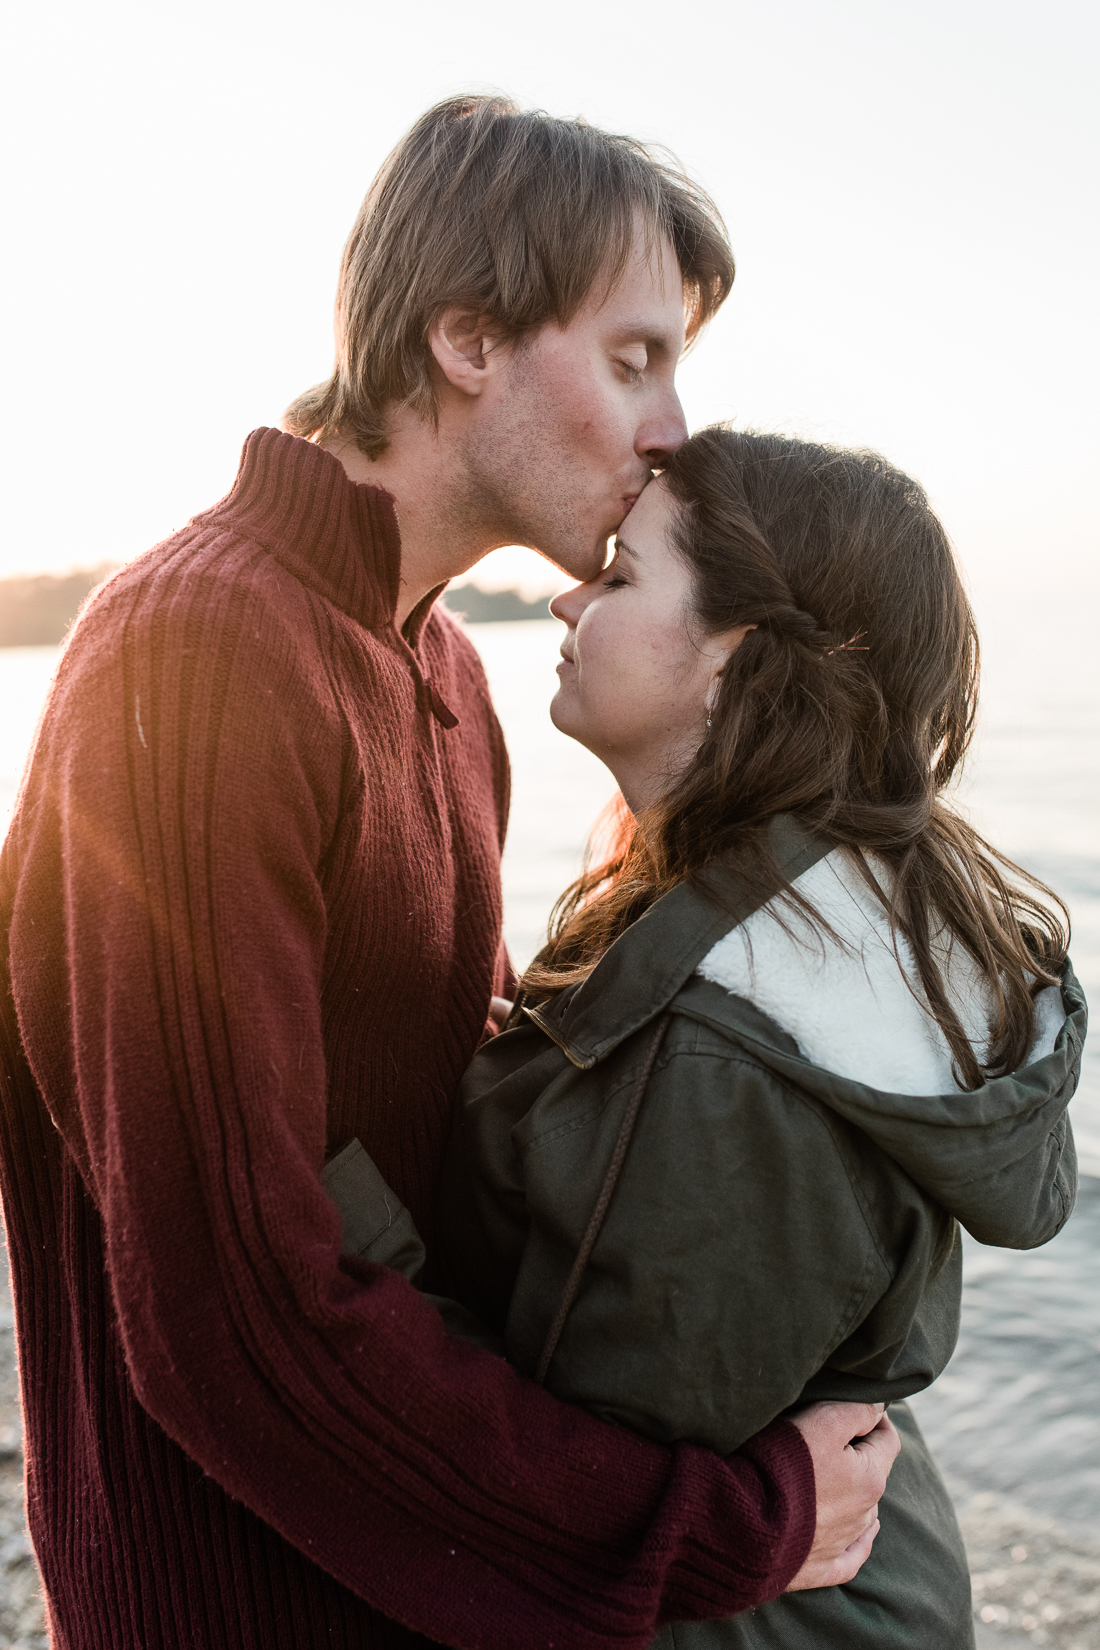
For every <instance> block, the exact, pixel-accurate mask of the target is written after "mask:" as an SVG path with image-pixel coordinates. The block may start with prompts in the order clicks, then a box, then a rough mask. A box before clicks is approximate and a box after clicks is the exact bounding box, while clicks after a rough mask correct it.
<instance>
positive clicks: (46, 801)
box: [10, 612, 815, 1650]
mask: <svg viewBox="0 0 1100 1650" xmlns="http://www.w3.org/2000/svg"><path fill="white" fill-rule="evenodd" d="M111 624H112V618H111V614H110V612H108V613H107V614H106V616H100V617H99V618H98V619H95V618H93V622H91V623H89V621H88V620H86V621H85V624H84V626H82V630H83V631H84V634H81V633H80V632H78V634H77V636H76V638H75V640H74V643H73V645H72V646H71V647H70V651H69V654H68V655H67V657H66V660H65V662H64V666H63V669H62V673H61V678H60V680H59V684H58V688H57V691H56V693H55V695H54V699H53V702H52V706H51V709H50V710H49V711H48V712H47V717H46V720H45V722H44V724H43V727H42V730H41V733H40V736H39V740H38V744H37V750H36V755H35V759H34V765H33V768H32V771H31V775H30V780H29V784H28V788H27V791H26V793H25V795H24V798H23V803H22V806H21V809H20V814H19V818H18V821H17V832H16V840H15V842H14V843H13V845H12V852H13V856H14V857H13V860H12V861H11V862H10V863H13V864H14V866H15V894H14V905H13V916H12V926H11V960H12V973H13V981H14V987H15V997H16V1006H17V1010H18V1013H19V1019H20V1027H21V1034H22V1037H23V1041H24V1045H25V1048H26V1050H27V1054H28V1058H29V1061H30V1064H31V1067H32V1069H33V1071H34V1074H35V1077H36V1080H37V1082H38V1085H39V1088H40V1090H41V1092H42V1094H43V1095H44V1097H45V1100H46V1103H47V1105H48V1106H49V1109H50V1112H51V1115H52V1117H53V1120H54V1122H55V1124H56V1126H57V1128H58V1129H59V1130H60V1132H61V1134H62V1137H63V1139H64V1141H65V1143H66V1145H67V1146H68V1148H69V1149H70V1150H71V1152H72V1153H73V1155H74V1157H75V1159H76V1161H77V1163H78V1166H79V1168H80V1171H81V1174H82V1176H83V1178H84V1180H85V1183H86V1185H87V1186H88V1189H89V1191H90V1194H91V1196H92V1198H93V1200H94V1202H95V1204H96V1207H97V1209H98V1212H99V1215H100V1218H101V1220H102V1222H103V1226H104V1229H105V1236H106V1253H107V1257H108V1261H107V1264H108V1270H109V1280H110V1286H111V1290H112V1296H113V1299H114V1303H115V1309H116V1312H117V1314H118V1320H119V1324H120V1327H121V1333H122V1337H123V1341H124V1345H125V1352H126V1359H127V1365H128V1369H129V1373H130V1378H131V1380H132V1382H133V1385H134V1389H135V1391H136V1393H137V1395H138V1397H139V1399H140V1401H141V1403H142V1404H143V1405H144V1406H145V1408H146V1409H147V1410H148V1412H149V1413H150V1414H151V1415H152V1417H153V1418H154V1419H155V1420H156V1421H157V1422H158V1424H159V1425H160V1426H161V1427H163V1429H164V1430H165V1431H166V1432H167V1433H168V1434H169V1436H170V1437H172V1438H173V1439H174V1440H176V1442H177V1443H178V1444H179V1445H180V1446H181V1447H182V1448H183V1449H184V1450H185V1451H186V1453H187V1454H188V1455H189V1456H190V1457H191V1458H192V1459H193V1460H195V1461H196V1462H197V1463H198V1464H199V1465H200V1466H201V1467H202V1469H203V1470H204V1471H205V1472H206V1473H207V1474H209V1475H210V1476H211V1477H212V1478H213V1479H214V1480H216V1481H217V1482H218V1483H219V1484H220V1485H222V1486H223V1488H224V1489H225V1490H226V1491H227V1492H228V1493H229V1494H231V1495H232V1496H235V1497H237V1498H239V1499H240V1500H241V1501H243V1502H244V1503H245V1504H246V1505H247V1506H249V1507H250V1508H251V1509H253V1510H254V1511H255V1512H256V1513H257V1514H258V1515H259V1516H260V1517H261V1518H262V1519H263V1520H265V1521H266V1522H267V1523H269V1524H270V1525H272V1526H273V1527H274V1528H275V1529H277V1530H278V1531H279V1532H280V1533H281V1534H282V1535H283V1536H284V1537H285V1538H286V1539H287V1540H289V1541H290V1542H292V1543H293V1544H295V1545H296V1546H297V1547H298V1548H299V1549H300V1550H301V1551H302V1552H304V1553H306V1554H307V1555H308V1556H309V1558H310V1559H312V1560H313V1561H314V1562H315V1563H317V1564H319V1565H320V1566H322V1567H323V1568H324V1569H325V1570H327V1571H328V1572H329V1573H330V1574H331V1575H333V1576H334V1577H336V1578H337V1580H338V1581H340V1582H341V1583H342V1584H343V1585H345V1586H346V1587H348V1588H350V1589H351V1590H352V1591H353V1592H355V1593H356V1594H358V1595H359V1596H360V1597H362V1598H364V1599H365V1600H366V1601H367V1602H368V1603H370V1604H371V1605H373V1606H374V1607H376V1608H378V1609H380V1610H381V1611H383V1612H384V1613H385V1614H387V1615H388V1616H390V1617H391V1618H393V1619H395V1620H397V1621H400V1622H402V1623H404V1624H405V1625H406V1626H408V1627H411V1628H413V1629H415V1630H417V1631H419V1632H422V1633H424V1634H426V1635H428V1636H429V1637H430V1638H432V1639H435V1640H438V1641H442V1642H444V1643H447V1644H451V1645H456V1646H471V1647H473V1646H482V1645H484V1646H489V1645H492V1646H494V1647H496V1650H501V1647H506V1646H515V1647H516V1650H519V1647H521V1646H523V1647H526V1646H531V1645H536V1644H554V1645H558V1646H570V1645H575V1646H604V1645H607V1646H613V1645H614V1646H619V1647H622V1646H638V1647H639V1650H641V1647H642V1646H643V1645H645V1644H646V1643H647V1642H648V1641H649V1639H650V1638H651V1637H652V1635H653V1632H654V1630H655V1627H656V1624H657V1623H658V1622H659V1621H660V1620H668V1619H698V1618H703V1617H710V1616H717V1615H725V1614H730V1613H733V1612H735V1611H737V1610H740V1609H743V1608H745V1607H747V1606H750V1605H753V1604H755V1603H757V1602H759V1601H760V1600H762V1599H764V1598H767V1597H770V1596H774V1595H775V1594H776V1593H778V1592H779V1591H781V1590H782V1588H783V1587H784V1585H785V1584H786V1582H787V1581H788V1580H789V1579H790V1577H791V1576H792V1575H793V1574H794V1572H795V1571H796V1570H797V1568H798V1567H799V1566H800V1564H801V1563H802V1561H803V1559H804V1557H805V1554H806V1552H807V1551H808V1548H809V1545H810V1541H811V1539H812V1534H813V1529H814V1518H815V1506H814V1488H813V1469H812V1464H811V1462H810V1457H809V1454H808V1452H807V1451H806V1449H805V1446H804V1444H803V1442H802V1440H801V1437H800V1435H799V1434H798V1433H797V1432H796V1430H795V1429H794V1428H792V1427H790V1426H787V1425H785V1424H779V1425H777V1426H774V1427H772V1428H769V1429H768V1431H767V1432H766V1433H764V1434H763V1435H762V1436H761V1437H760V1438H759V1439H757V1440H755V1441H753V1443H752V1444H751V1445H750V1446H748V1447H746V1449H745V1450H743V1451H742V1452H741V1453H740V1454H739V1455H738V1456H736V1457H733V1458H731V1459H729V1460H728V1461H722V1460H720V1459H719V1458H718V1457H717V1456H714V1455H711V1454H709V1453H707V1452H705V1451H702V1450H700V1449H698V1448H694V1447H691V1446H681V1447H678V1448H677V1449H675V1450H665V1449H663V1448H661V1447H658V1446H656V1445H654V1444H651V1443H649V1442H648V1441H645V1440H643V1439H641V1438H637V1437H635V1436H633V1435H631V1434H630V1433H628V1432H626V1431H625V1430H623V1429H621V1428H618V1427H615V1426H613V1425H611V1424H608V1423H605V1422H602V1421H600V1420H597V1419H595V1418H593V1417H591V1416H589V1415H587V1414H586V1413H584V1412H583V1411H580V1410H579V1409H576V1408H573V1407H571V1406H569V1405H566V1404H563V1403H560V1402H558V1401H557V1400H555V1399H554V1398H552V1397H551V1396H550V1395H548V1394H547V1393H545V1392H544V1391H542V1390H541V1389H540V1388H538V1387H536V1386H534V1385H533V1384H531V1383H529V1382H527V1381H525V1380H523V1379H522V1378H521V1377H519V1376H518V1375H517V1374H516V1373H515V1372H514V1371H513V1370H512V1369H511V1368H510V1367H509V1366H508V1365H507V1364H506V1363H505V1362H504V1361H503V1360H501V1359H499V1358H495V1357H494V1356H492V1354H490V1353H488V1352H484V1351H481V1350H480V1349H477V1348H473V1347H469V1346H466V1345H464V1344H462V1343H460V1342H457V1341H454V1340H451V1339H449V1338H448V1337H447V1336H446V1335H445V1334H444V1333H443V1332H442V1329H441V1327H440V1323H439V1319H438V1317H437V1315H436V1313H435V1312H434V1311H433V1310H432V1309H431V1308H430V1306H428V1305H427V1304H426V1303H425V1302H424V1301H423V1300H422V1299H421V1298H420V1297H419V1296H418V1294H417V1293H416V1291H415V1290H414V1289H413V1288H412V1287H411V1286H410V1285H409V1284H408V1283H407V1282H406V1281H405V1280H404V1279H403V1278H401V1277H399V1276H398V1275H397V1274H395V1273H392V1272H389V1271H388V1270H386V1269H383V1268H377V1267H371V1266H367V1265H360V1264H357V1263H356V1262H353V1261H343V1262H342V1261H341V1259H340V1254H339V1249H340V1232H339V1221H338V1217H337V1215H336V1212H335V1210H334V1209H333V1207H332V1205H331V1204H330V1203H329V1201H328V1199H327V1198H326V1197H325V1195H324V1192H323V1190H322V1187H321V1184H320V1179H319V1170H320V1166H321V1162H322V1159H323V1154H324V1136H325V1110H326V1072H325V1056H324V1045H323V1039H322V1026H321V1010H320V1002H321V987H322V972H323V963H324V947H325V937H326V906H325V900H324V897H323V891H322V871H323V862H324V854H325V849H326V845H327V842H328V840H329V837H330V834H331V831H332V828H333V822H334V819H335V817H336V813H337V810H338V808H339V803H340V795H339V783H340V776H339V775H337V776H336V777H335V778H333V777H332V775H331V774H329V773H328V771H327V770H326V769H324V767H323V764H322V763H321V761H320V758H319V756H318V754H317V753H318V751H319V750H321V749H324V748H325V747H326V744H330V742H331V739H332V737H334V736H335V730H334V728H332V727H328V726H326V718H327V717H328V716H329V715H330V714H332V713H331V711H330V708H329V706H328V704H327V702H326V701H325V700H324V697H323V695H320V694H318V693H317V692H315V691H314V689H313V687H312V685H311V683H310V681H308V680H307V675H306V673H305V672H304V671H303V670H300V669H299V661H298V659H297V656H296V652H295V643H294V640H293V638H292V637H287V636H281V635H280V634H279V633H278V632H275V633H269V631H267V630H262V629H261V628H255V629H254V628H253V625H252V621H251V619H249V618H247V617H245V618H244V619H242V618H241V617H240V615H237V616H236V617H232V616H226V615H225V614H222V615H221V616H219V615H217V614H213V615H212V614H211V613H210V612H206V613H204V614H203V615H201V616H200V617H199V618H196V619H194V621H193V623H192V624H191V628H190V629H186V627H185V641H187V643H188V645H187V646H181V647H178V648H176V649H175V650H174V651H171V652H169V651H168V650H166V649H165V647H164V645H163V638H161V639H160V640H159V641H158V637H157V634H156V632H155V629H154V628H153V627H152V626H150V625H148V624H146V625H145V627H144V629H143V628H142V627H140V626H135V625H134V624H133V623H129V624H127V623H126V622H124V621H123V620H119V621H118V625H117V632H116V631H113V630H112V629H111ZM204 661H205V663H204ZM260 694H263V698H262V699H259V698H258V696H259V695H260ZM258 702H259V703H261V704H262V706H263V710H262V714H259V715H257V713H256V706H257V703H258ZM181 1256H183V1257H186V1263H185V1264H182V1263H181Z"/></svg>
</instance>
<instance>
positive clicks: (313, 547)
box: [196, 429, 438, 645]
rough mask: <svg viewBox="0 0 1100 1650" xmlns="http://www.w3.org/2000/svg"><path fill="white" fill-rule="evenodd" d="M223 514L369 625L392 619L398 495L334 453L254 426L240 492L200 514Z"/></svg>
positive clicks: (414, 629) (425, 605)
mask: <svg viewBox="0 0 1100 1650" xmlns="http://www.w3.org/2000/svg"><path fill="white" fill-rule="evenodd" d="M219 518H221V519H226V518H228V519H229V520H230V521H231V522H232V523H233V525H234V527H235V528H237V529H238V530H239V531H241V532H243V533H245V534H247V536H248V537H249V538H250V539H253V540H255V541H257V542H258V543H260V544H262V545H263V546H264V548H265V549H266V550H269V551H270V552H271V554H272V555H273V556H274V557H275V559H276V560H277V561H278V562H280V563H281V564H282V565H283V566H284V567H285V568H287V570H288V571H289V572H291V573H293V574H294V576H295V578H297V579H299V580H300V581H301V582H302V583H303V584H305V585H307V586H308V587H309V588H310V589H313V590H316V591H317V592H318V593H319V594H320V595H322V596H324V597H325V598H326V599H327V600H328V601H330V602H332V603H333V604H334V605H335V606H336V607H338V608H340V609H341V611H342V612H344V613H347V614H348V615H349V617H350V618H353V619H355V620H356V621H357V623H359V624H361V625H363V626H364V628H365V629H367V630H381V629H383V628H385V627H386V626H388V625H392V623H393V618H394V614H395V613H396V611H397V597H398V589H399V580H400V573H401V535H400V532H399V531H398V526H397V514H396V511H395V509H394V502H393V499H392V497H391V496H390V494H389V493H386V492H383V490H382V489H381V488H380V487H370V486H367V485H365V484H363V483H360V482H353V481H349V479H348V476H347V473H346V471H345V470H344V467H343V465H342V464H341V463H340V461H339V459H336V458H333V456H332V454H331V453H326V452H325V451H324V450H323V449H322V448H321V447H318V446H316V445H315V444H314V443H313V442H311V441H303V440H301V438H300V437H298V436H294V435H285V434H284V433H283V431H281V430H271V429H259V430H253V432H252V434H251V435H250V436H249V437H248V439H247V441H246V442H245V444H244V449H243V451H242V453H241V464H240V469H239V470H238V472H237V479H236V481H235V482H234V483H233V487H232V490H231V491H230V492H229V493H227V494H226V496H225V498H223V499H222V500H221V502H220V503H219V504H215V505H214V507H213V509H212V510H208V511H206V512H205V514H204V515H203V516H200V517H197V518H196V519H197V520H199V521H213V520H216V519H219ZM436 594H438V592H434V591H433V592H432V596H433V597H434V596H435V595H436ZM430 606H431V598H426V600H425V601H424V602H422V603H421V607H420V608H418V609H417V612H416V614H415V615H414V619H415V620H416V621H418V623H416V624H415V625H410V627H409V630H410V635H411V636H412V639H413V643H414V645H415V641H416V636H417V635H418V634H419V628H420V626H421V625H422V624H423V622H424V619H425V618H426V617H427V613H428V610H429V608H430ZM421 608H422V609H423V612H421Z"/></svg>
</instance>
